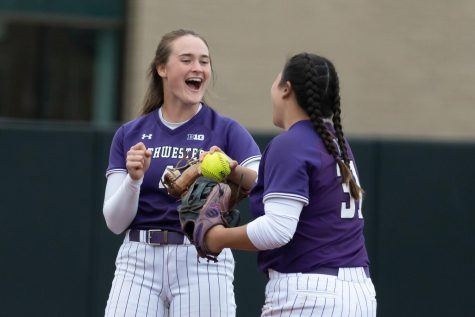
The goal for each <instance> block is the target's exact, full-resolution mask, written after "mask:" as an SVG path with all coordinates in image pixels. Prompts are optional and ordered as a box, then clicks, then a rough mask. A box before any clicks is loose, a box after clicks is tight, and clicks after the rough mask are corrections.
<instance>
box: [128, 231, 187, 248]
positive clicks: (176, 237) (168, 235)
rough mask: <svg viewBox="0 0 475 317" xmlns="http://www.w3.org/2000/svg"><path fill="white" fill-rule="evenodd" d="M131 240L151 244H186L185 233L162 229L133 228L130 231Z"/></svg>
mask: <svg viewBox="0 0 475 317" xmlns="http://www.w3.org/2000/svg"><path fill="white" fill-rule="evenodd" d="M129 240H130V241H135V242H144V243H147V244H150V245H163V244H184V242H185V235H184V234H183V233H179V232H176V231H168V230H161V229H150V230H137V229H132V230H130V231H129Z"/></svg>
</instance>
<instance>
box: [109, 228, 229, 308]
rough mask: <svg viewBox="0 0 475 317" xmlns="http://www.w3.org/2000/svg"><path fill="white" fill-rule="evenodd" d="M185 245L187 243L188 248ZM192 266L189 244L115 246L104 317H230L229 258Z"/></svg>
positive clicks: (226, 254) (226, 252)
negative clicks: (112, 274) (116, 250)
mask: <svg viewBox="0 0 475 317" xmlns="http://www.w3.org/2000/svg"><path fill="white" fill-rule="evenodd" d="M188 243H189V242H188ZM218 260H219V261H218V262H217V263H213V262H209V263H208V262H207V261H206V260H205V259H200V262H198V260H197V253H196V249H195V247H194V246H193V245H191V244H183V245H173V244H169V245H160V246H150V245H148V244H145V243H142V242H131V241H129V240H128V238H127V237H126V238H125V240H124V243H123V244H122V245H121V247H120V249H119V252H118V255H117V259H116V271H115V274H114V280H113V281H112V287H111V291H110V294H109V299H108V301H107V307H106V310H105V316H106V317H109V316H114V317H118V316H160V317H162V316H173V317H174V316H176V317H178V316H190V317H199V316H207V317H209V316H211V317H214V316H221V317H225V316H226V317H227V316H235V315H236V303H235V299H234V286H233V280H234V258H233V255H232V253H231V251H230V250H229V249H225V250H223V252H221V254H220V256H219V258H218Z"/></svg>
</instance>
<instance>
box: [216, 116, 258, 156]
mask: <svg viewBox="0 0 475 317" xmlns="http://www.w3.org/2000/svg"><path fill="white" fill-rule="evenodd" d="M226 137H227V140H226V148H225V149H222V150H223V151H224V152H225V153H226V154H227V155H228V156H229V157H230V158H232V159H233V160H236V161H238V163H239V164H241V165H242V164H244V163H248V162H250V161H253V160H257V159H260V156H261V151H260V149H259V147H258V146H257V144H256V142H255V141H254V139H253V138H252V136H251V134H250V133H249V132H248V131H247V130H246V129H245V128H243V127H242V126H241V125H240V124H239V123H237V122H235V121H233V122H232V124H231V125H230V127H229V130H228V133H227V136H226Z"/></svg>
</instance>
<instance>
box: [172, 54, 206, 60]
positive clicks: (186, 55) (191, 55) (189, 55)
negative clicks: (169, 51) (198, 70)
mask: <svg viewBox="0 0 475 317" xmlns="http://www.w3.org/2000/svg"><path fill="white" fill-rule="evenodd" d="M178 56H179V57H193V56H194V55H193V54H191V53H184V54H180V55H178ZM199 58H207V59H209V56H208V55H200V57H199Z"/></svg>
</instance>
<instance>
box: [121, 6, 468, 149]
mask: <svg viewBox="0 0 475 317" xmlns="http://www.w3.org/2000/svg"><path fill="white" fill-rule="evenodd" d="M127 12H128V13H127V14H128V27H127V40H126V42H127V44H126V65H125V67H126V71H125V75H126V76H125V82H126V85H125V86H126V87H125V88H126V89H125V91H124V100H125V102H124V105H125V110H124V111H125V113H124V115H125V117H126V118H127V119H130V118H133V117H135V116H136V115H137V112H138V109H139V108H140V105H141V103H142V99H143V95H144V93H145V91H146V87H147V83H148V79H147V78H146V72H147V69H148V66H149V63H150V62H151V60H152V58H153V54H154V52H155V48H156V46H157V44H158V42H159V40H160V38H161V36H162V35H163V34H164V33H166V32H168V31H170V30H173V29H177V28H188V29H193V30H195V31H196V32H198V33H200V34H201V35H202V36H204V37H205V38H206V39H207V41H208V44H209V45H210V53H211V56H212V59H213V67H214V71H215V76H216V81H215V82H214V84H212V85H211V88H210V94H209V96H208V101H210V104H211V105H212V106H213V107H214V108H215V109H217V110H218V111H219V112H220V113H222V114H224V115H226V116H230V117H232V118H235V119H237V120H238V121H239V122H241V123H242V124H243V125H245V126H246V127H247V128H248V129H249V130H250V131H251V132H277V131H278V130H277V129H276V128H274V127H273V125H272V111H271V104H270V97H269V90H270V86H271V84H272V82H273V80H274V78H275V76H276V74H277V73H278V72H279V71H280V70H281V68H282V67H283V64H284V62H285V60H286V58H287V57H289V56H291V55H292V54H294V53H298V52H301V51H310V52H315V53H319V54H322V55H324V56H326V57H328V58H329V59H330V60H332V61H333V62H334V63H335V65H336V68H337V71H338V72H339V74H340V82H341V84H340V85H341V94H342V107H343V109H342V111H343V126H344V129H345V132H346V134H347V135H349V136H361V137H398V138H399V137H403V138H422V139H426V138H430V139H470V140H473V139H475V104H474V103H475V31H474V30H475V1H472V0H457V1H443V0H420V1H413V0H399V1H393V0H391V1H389V0H379V1H370V0H363V1H342V0H335V1H310V0H292V1H290V0H240V1H234V0H233V1H231V0H220V1H217V0H196V1H192V0H187V1H186V0H176V1H164V0H130V1H128V11H127Z"/></svg>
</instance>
